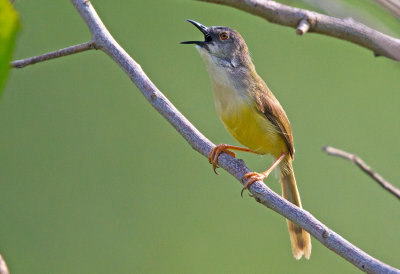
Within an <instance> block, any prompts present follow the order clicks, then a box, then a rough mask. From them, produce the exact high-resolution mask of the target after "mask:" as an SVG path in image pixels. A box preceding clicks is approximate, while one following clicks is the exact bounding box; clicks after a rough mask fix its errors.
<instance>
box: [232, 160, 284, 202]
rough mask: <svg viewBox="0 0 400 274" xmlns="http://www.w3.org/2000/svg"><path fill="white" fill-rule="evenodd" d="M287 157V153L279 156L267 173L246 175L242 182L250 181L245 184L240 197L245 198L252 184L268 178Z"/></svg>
mask: <svg viewBox="0 0 400 274" xmlns="http://www.w3.org/2000/svg"><path fill="white" fill-rule="evenodd" d="M285 156H286V154H285V153H282V154H281V156H279V158H278V159H276V160H275V162H274V163H273V164H272V165H271V166H270V168H268V169H267V170H266V171H264V172H262V173H257V172H249V173H246V174H245V175H244V176H243V178H242V181H244V180H245V179H247V178H249V177H250V178H249V179H248V181H247V182H246V183H245V184H244V186H243V188H242V191H241V192H240V195H241V196H242V197H243V192H244V191H245V190H246V189H248V188H249V187H250V185H251V184H252V183H254V182H255V181H262V180H264V179H265V178H267V177H268V175H269V174H270V173H271V172H272V171H273V170H274V169H275V168H276V167H277V166H278V165H279V163H280V162H281V161H282V159H283V158H284V157H285Z"/></svg>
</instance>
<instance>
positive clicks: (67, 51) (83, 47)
mask: <svg viewBox="0 0 400 274" xmlns="http://www.w3.org/2000/svg"><path fill="white" fill-rule="evenodd" d="M91 49H95V45H94V43H93V41H89V42H86V43H83V44H79V45H74V46H70V47H68V48H63V49H59V50H56V51H53V52H49V53H45V54H42V55H39V56H34V57H30V58H26V59H21V60H16V61H13V62H11V67H13V68H23V67H26V66H29V65H33V64H36V63H39V62H43V61H47V60H51V59H54V58H59V57H63V56H67V55H71V54H74V53H78V52H82V51H87V50H91Z"/></svg>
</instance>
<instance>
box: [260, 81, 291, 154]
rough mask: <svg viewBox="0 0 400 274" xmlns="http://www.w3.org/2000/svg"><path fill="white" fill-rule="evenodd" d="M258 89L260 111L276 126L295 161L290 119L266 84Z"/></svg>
mask: <svg viewBox="0 0 400 274" xmlns="http://www.w3.org/2000/svg"><path fill="white" fill-rule="evenodd" d="M257 89H258V92H255V96H256V98H255V99H256V100H255V101H256V103H257V107H258V109H259V110H260V111H261V112H262V113H263V114H264V115H265V117H267V119H268V120H269V121H270V122H271V123H272V124H273V125H274V126H275V128H276V131H277V132H278V133H279V134H280V135H281V136H282V138H283V140H284V141H285V143H286V146H287V149H288V151H289V154H290V157H291V158H292V159H293V158H294V145H293V135H292V128H291V127H290V123H289V119H288V118H287V116H286V113H285V111H284V110H283V108H282V106H281V104H280V103H279V101H278V99H276V98H275V96H274V95H273V94H272V92H271V91H270V90H269V88H268V87H267V85H266V84H265V83H263V85H261V86H260V87H257Z"/></svg>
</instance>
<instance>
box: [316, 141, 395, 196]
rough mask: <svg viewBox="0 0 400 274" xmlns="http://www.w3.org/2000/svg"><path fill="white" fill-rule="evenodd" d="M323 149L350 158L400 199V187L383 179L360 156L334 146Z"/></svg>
mask: <svg viewBox="0 0 400 274" xmlns="http://www.w3.org/2000/svg"><path fill="white" fill-rule="evenodd" d="M323 150H324V151H325V152H326V153H328V154H329V155H333V156H339V157H342V158H344V159H347V160H349V161H350V162H353V163H354V164H356V165H357V166H358V167H359V168H360V169H361V170H362V171H364V172H365V173H366V174H368V175H369V176H370V177H371V178H372V179H374V180H375V181H376V182H377V183H378V184H379V185H380V186H381V187H383V188H384V189H386V190H387V191H389V192H390V193H391V194H393V195H394V196H395V197H397V199H400V189H398V188H396V187H395V186H393V185H392V184H391V183H389V182H388V181H386V180H385V179H383V177H382V176H381V175H379V174H378V173H376V172H375V171H373V170H372V169H371V167H369V166H368V165H367V164H366V163H365V162H364V161H363V160H362V159H361V158H360V157H358V156H357V155H355V154H351V153H349V152H346V151H343V150H340V149H337V148H334V147H329V146H327V147H324V148H323Z"/></svg>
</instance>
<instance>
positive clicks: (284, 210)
mask: <svg viewBox="0 0 400 274" xmlns="http://www.w3.org/2000/svg"><path fill="white" fill-rule="evenodd" d="M71 2H72V3H73V5H74V6H75V8H76V9H77V10H78V12H79V13H80V14H81V16H82V18H83V19H84V20H85V22H86V24H87V25H88V27H89V30H90V32H91V34H92V37H93V41H94V42H95V44H96V47H97V48H99V49H101V50H103V51H104V52H105V53H107V54H108V55H109V56H110V57H111V58H112V59H113V60H114V61H115V62H116V63H118V64H119V66H120V67H121V68H122V69H123V70H124V71H125V73H126V74H127V75H128V76H129V77H130V78H131V80H132V82H133V83H135V85H136V86H137V87H138V88H139V90H140V91H141V92H142V93H143V95H144V96H145V97H146V98H147V100H148V101H149V102H150V104H151V105H152V106H153V107H154V108H155V109H156V110H157V111H158V112H159V113H160V114H161V115H162V116H164V118H165V119H166V120H167V121H168V122H169V123H170V124H171V125H172V126H173V127H174V128H175V129H176V130H177V131H178V132H179V133H180V134H181V135H182V137H183V138H185V140H186V141H187V142H188V143H189V144H190V145H191V146H192V147H193V149H195V150H196V151H198V152H199V153H201V154H202V155H204V156H206V157H207V156H208V154H209V153H210V151H211V149H212V148H213V147H214V144H213V143H211V142H210V141H209V140H208V139H207V138H206V137H205V136H204V135H203V134H202V133H201V132H199V131H198V130H197V129H196V128H195V127H194V126H193V125H192V124H191V123H190V122H189V121H188V120H187V119H186V118H185V117H184V116H183V115H182V114H181V113H180V112H179V111H178V110H177V109H176V108H175V106H174V105H172V103H171V102H170V101H169V100H168V99H167V98H166V97H165V96H164V95H163V94H162V93H161V92H160V91H159V90H158V88H157V87H156V86H155V85H154V84H153V83H152V82H151V80H150V79H149V78H148V77H147V75H146V74H145V73H144V71H143V70H142V68H141V67H140V65H139V64H137V63H136V62H135V60H133V59H132V58H131V57H130V56H129V55H128V54H127V53H126V52H125V50H124V49H123V48H122V47H121V46H120V45H119V44H118V43H117V42H116V41H115V40H114V38H113V37H112V36H111V34H110V33H109V32H108V30H107V29H106V27H105V26H104V24H103V22H102V21H101V19H100V18H99V16H98V15H97V13H96V11H95V10H94V8H93V6H92V5H91V4H90V2H89V1H88V0H71ZM218 164H219V166H221V167H222V168H224V169H225V170H227V171H228V172H229V173H230V174H232V175H233V176H234V177H236V179H237V180H238V181H239V182H241V179H242V178H243V176H244V175H245V174H246V173H248V172H250V170H249V169H248V168H247V167H246V166H245V164H244V162H243V161H241V160H238V159H235V158H233V157H231V156H230V155H228V154H225V153H223V154H221V156H220V157H219V159H218ZM250 192H251V193H252V195H253V197H254V198H255V199H256V200H257V201H258V202H260V203H261V204H263V205H265V206H267V207H268V208H271V209H272V210H274V211H276V212H278V213H279V214H281V215H282V216H284V217H286V218H287V219H289V220H291V221H293V222H295V223H296V224H298V225H300V226H301V227H303V228H304V229H305V230H307V231H308V232H310V234H311V235H313V236H314V237H315V238H316V239H317V240H319V241H320V242H321V243H322V244H324V245H325V246H326V247H328V248H329V249H331V250H332V251H334V252H335V253H337V254H339V255H340V256H342V257H343V258H345V259H346V260H348V261H349V262H351V263H352V264H354V265H355V266H357V267H358V268H360V269H361V270H363V271H366V272H369V273H400V271H399V270H397V269H395V268H393V267H391V266H389V265H387V264H385V263H382V262H381V261H379V260H377V259H375V258H373V257H372V256H370V255H368V254H367V253H365V252H364V251H362V250H360V249H359V248H357V247H356V246H354V245H352V244H351V243H349V242H348V241H347V240H345V239H344V238H343V237H341V236H340V235H338V234H337V233H335V232H334V231H332V230H330V229H329V228H328V227H326V226H325V225H324V224H322V223H321V222H320V221H318V220H317V219H316V218H315V217H314V216H312V215H311V214H310V213H309V212H307V211H305V210H303V209H300V208H298V207H297V206H295V205H293V204H292V203H290V202H288V201H287V200H285V199H283V198H282V197H281V196H279V195H277V194H276V193H275V192H273V191H272V190H271V189H270V188H268V187H267V186H266V185H265V184H264V183H262V182H260V181H257V182H255V183H254V184H252V185H251V186H250Z"/></svg>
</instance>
